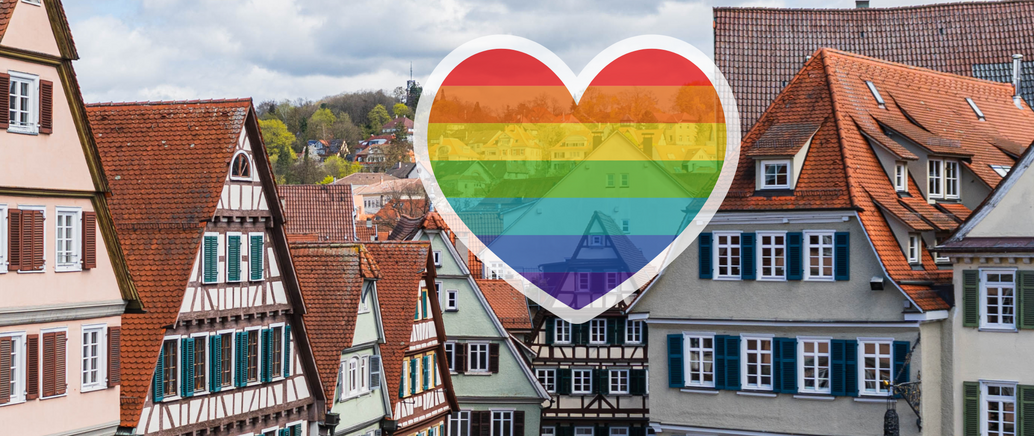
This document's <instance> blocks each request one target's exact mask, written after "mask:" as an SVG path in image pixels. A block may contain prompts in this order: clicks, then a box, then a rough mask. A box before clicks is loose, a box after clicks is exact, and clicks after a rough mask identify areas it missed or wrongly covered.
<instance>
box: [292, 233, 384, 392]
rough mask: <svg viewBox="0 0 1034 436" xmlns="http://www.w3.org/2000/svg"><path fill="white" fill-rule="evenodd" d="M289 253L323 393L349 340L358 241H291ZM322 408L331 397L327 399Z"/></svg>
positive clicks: (357, 286) (357, 291) (358, 280)
mask: <svg viewBox="0 0 1034 436" xmlns="http://www.w3.org/2000/svg"><path fill="white" fill-rule="evenodd" d="M290 246H291V258H292V259H293V260H294V269H295V273H296V275H297V277H298V284H299V285H300V287H301V290H302V296H303V297H304V298H305V303H306V308H307V311H306V313H305V315H304V319H305V325H306V326H307V327H308V333H309V343H310V344H311V347H312V353H313V356H314V357H315V360H316V368H317V369H318V370H319V373H320V380H321V381H322V382H323V391H324V392H326V393H327V396H328V397H332V398H333V395H334V388H335V386H337V381H338V380H337V379H338V375H339V372H338V367H339V365H340V362H341V352H342V351H344V350H345V349H346V348H349V347H351V346H352V336H353V334H354V332H355V322H356V314H357V311H358V307H359V298H360V296H361V295H362V287H363V278H364V277H363V275H362V274H361V270H363V269H366V268H363V267H362V263H363V261H364V260H365V259H364V258H365V257H366V256H361V255H360V250H361V249H362V246H360V245H358V244H340V243H328V242H319V243H309V242H291V244H290ZM326 403H327V411H330V410H331V409H332V408H333V407H334V401H327V402H326Z"/></svg>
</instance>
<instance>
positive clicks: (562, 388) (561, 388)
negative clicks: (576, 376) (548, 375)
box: [556, 368, 571, 395]
mask: <svg viewBox="0 0 1034 436" xmlns="http://www.w3.org/2000/svg"><path fill="white" fill-rule="evenodd" d="M556 393H558V394H560V395H568V394H570V393H571V369H570V368H561V369H558V370H556Z"/></svg>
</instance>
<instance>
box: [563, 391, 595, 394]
mask: <svg viewBox="0 0 1034 436" xmlns="http://www.w3.org/2000/svg"><path fill="white" fill-rule="evenodd" d="M568 395H594V394H593V393H592V392H588V391H586V392H571V393H570V394H568Z"/></svg>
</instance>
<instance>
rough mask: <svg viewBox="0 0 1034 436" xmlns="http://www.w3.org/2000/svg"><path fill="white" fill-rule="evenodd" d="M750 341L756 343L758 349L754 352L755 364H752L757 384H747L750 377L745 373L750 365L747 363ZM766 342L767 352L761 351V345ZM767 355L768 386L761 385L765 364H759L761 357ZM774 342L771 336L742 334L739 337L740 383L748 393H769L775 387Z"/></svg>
mask: <svg viewBox="0 0 1034 436" xmlns="http://www.w3.org/2000/svg"><path fill="white" fill-rule="evenodd" d="M750 341H758V349H757V351H756V353H757V355H758V361H757V363H755V364H753V365H755V366H757V369H758V374H757V377H758V383H755V384H751V383H748V380H750V375H749V374H748V373H747V371H748V370H749V366H751V365H752V364H751V363H750V362H749V360H750V358H749V357H748V356H747V353H748V351H749V343H750ZM762 342H768V351H765V350H762V347H761V343H762ZM766 354H767V355H768V356H769V358H768V384H767V385H766V384H764V383H761V378H762V377H764V375H763V374H762V368H764V366H765V364H764V363H762V362H761V357H762V356H763V355H766ZM775 370H776V367H775V341H774V340H773V335H770V334H742V335H740V383H741V386H743V389H744V390H749V391H771V390H772V389H773V388H774V387H775Z"/></svg>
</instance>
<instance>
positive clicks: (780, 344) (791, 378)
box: [772, 338, 797, 394]
mask: <svg viewBox="0 0 1034 436" xmlns="http://www.w3.org/2000/svg"><path fill="white" fill-rule="evenodd" d="M772 352H773V353H774V354H775V359H774V362H775V367H774V368H772V375H773V379H772V389H773V390H774V391H776V392H781V393H784V394H796V393H797V339H795V338H775V339H773V340H772Z"/></svg>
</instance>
